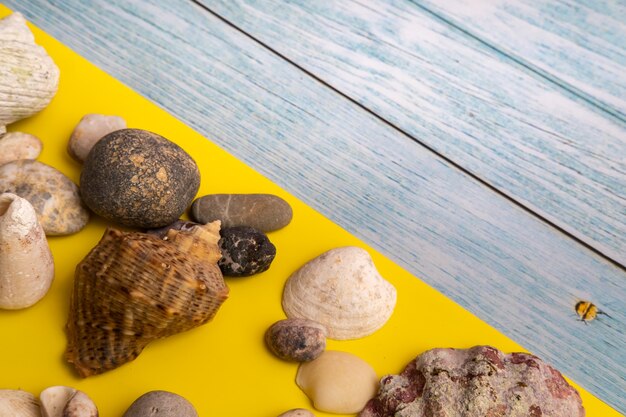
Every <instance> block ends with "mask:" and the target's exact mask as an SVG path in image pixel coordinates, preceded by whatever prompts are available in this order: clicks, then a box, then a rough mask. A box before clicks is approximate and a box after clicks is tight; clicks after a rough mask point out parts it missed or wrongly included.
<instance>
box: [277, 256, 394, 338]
mask: <svg viewBox="0 0 626 417" xmlns="http://www.w3.org/2000/svg"><path fill="white" fill-rule="evenodd" d="M282 305H283V310H284V311H285V313H286V314H287V317H289V318H304V319H309V320H313V321H316V322H318V323H321V324H323V325H324V326H326V328H327V330H328V337H329V338H330V339H337V340H345V339H357V338H359V337H364V336H367V335H369V334H371V333H373V332H375V331H376V330H378V329H379V328H380V327H382V326H383V325H384V324H385V323H386V322H387V320H388V319H389V318H390V317H391V314H392V313H393V310H394V308H395V305H396V289H395V288H394V286H393V285H392V284H391V283H390V282H388V281H386V280H385V279H384V278H383V277H382V276H380V274H379V273H378V271H377V270H376V267H375V266H374V262H373V261H372V258H371V257H370V255H369V253H367V251H366V250H364V249H362V248H358V247H354V246H346V247H341V248H335V249H332V250H329V251H328V252H325V253H323V254H322V255H320V256H318V257H317V258H315V259H312V260H311V261H309V262H307V263H306V264H305V265H303V266H302V267H301V268H300V269H298V270H297V271H296V272H294V273H293V274H292V275H291V276H290V277H289V279H288V280H287V282H286V283H285V288H284V291H283V300H282Z"/></svg>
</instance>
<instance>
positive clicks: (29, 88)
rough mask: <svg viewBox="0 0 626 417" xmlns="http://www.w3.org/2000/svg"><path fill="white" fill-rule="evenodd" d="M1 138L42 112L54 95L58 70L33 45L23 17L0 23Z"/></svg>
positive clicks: (1, 20) (48, 58) (33, 42)
mask: <svg viewBox="0 0 626 417" xmlns="http://www.w3.org/2000/svg"><path fill="white" fill-rule="evenodd" d="M0 62H2V65H0V134H2V133H4V132H5V131H6V125H8V124H11V123H13V122H16V121H18V120H21V119H25V118H26V117H29V116H32V115H34V114H36V113H38V112H39V111H41V110H43V109H44V108H45V107H46V106H47V105H48V104H49V103H50V101H51V100H52V98H53V97H54V95H55V94H56V91H57V88H58V85H59V73H60V72H59V68H58V67H57V66H56V65H55V63H54V61H53V60H52V58H51V57H50V56H49V55H48V53H47V52H46V51H45V50H44V49H43V48H42V47H41V46H39V45H37V44H36V43H35V37H34V36H33V34H32V32H31V31H30V29H29V28H28V26H27V25H26V20H25V19H24V16H22V15H21V14H20V13H13V14H11V15H9V16H7V17H5V18H4V19H0Z"/></svg>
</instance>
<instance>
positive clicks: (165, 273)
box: [66, 221, 228, 377]
mask: <svg viewBox="0 0 626 417" xmlns="http://www.w3.org/2000/svg"><path fill="white" fill-rule="evenodd" d="M219 229H220V222H219V221H216V222H213V223H209V224H206V225H200V226H196V227H193V228H191V229H190V230H188V231H177V230H173V229H172V230H169V231H168V234H167V236H166V237H165V238H164V239H161V238H159V237H157V236H155V235H150V234H146V233H138V232H122V231H119V230H116V229H111V228H109V229H107V230H106V232H105V233H104V236H103V237H102V239H101V240H100V242H99V243H98V245H97V246H96V247H95V248H94V249H92V250H91V252H90V253H89V254H88V255H87V257H86V258H85V259H83V261H82V262H81V263H80V264H79V265H78V266H77V268H76V275H75V279H74V290H73V293H72V297H71V301H70V314H69V319H68V322H67V328H66V329H67V337H68V346H67V351H66V359H67V360H68V362H70V363H72V364H74V366H75V368H76V370H77V371H78V373H79V374H80V375H81V376H82V377H87V376H90V375H95V374H99V373H102V372H105V371H107V370H111V369H114V368H116V367H118V366H120V365H122V364H124V363H126V362H129V361H131V360H133V359H135V358H136V357H137V356H138V355H139V353H141V351H142V350H143V348H144V347H145V346H146V345H147V344H148V343H150V342H151V341H153V340H156V339H160V338H164V337H167V336H170V335H173V334H175V333H180V332H183V331H186V330H190V329H192V328H194V327H197V326H200V325H202V324H204V323H206V322H208V321H209V320H211V319H212V318H213V317H214V316H215V314H216V313H217V310H218V309H219V307H220V306H221V304H222V303H223V302H224V301H225V300H226V298H227V297H228V287H227V286H226V284H225V283H224V279H223V277H222V273H221V272H220V269H219V267H218V266H217V261H218V260H219V259H220V257H221V254H220V251H219V248H218V246H217V242H218V240H219V237H220V236H219Z"/></svg>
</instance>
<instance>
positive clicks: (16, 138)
mask: <svg viewBox="0 0 626 417" xmlns="http://www.w3.org/2000/svg"><path fill="white" fill-rule="evenodd" d="M42 148H43V144H42V143H41V141H40V140H39V138H37V137H36V136H33V135H31V134H28V133H23V132H9V133H5V134H4V135H2V136H0V165H4V164H6V163H7V162H11V161H17V160H20V159H37V157H38V156H39V154H40V153H41V149H42Z"/></svg>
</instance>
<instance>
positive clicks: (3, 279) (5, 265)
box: [0, 193, 54, 310]
mask: <svg viewBox="0 0 626 417" xmlns="http://www.w3.org/2000/svg"><path fill="white" fill-rule="evenodd" d="M53 279H54V262H53V259H52V252H50V247H49V246H48V241H47V240H46V235H45V233H44V231H43V228H42V227H41V225H40V224H39V222H38V221H37V214H36V213H35V209H34V208H33V206H32V205H31V204H30V203H29V202H28V201H27V200H25V199H23V198H21V197H18V196H17V195H15V194H11V193H3V194H0V308H4V309H11V310H15V309H21V308H26V307H30V306H32V305H33V304H35V303H36V302H37V301H39V300H40V299H41V298H42V297H43V296H44V295H46V293H47V292H48V289H49V288H50V285H51V284H52V280H53Z"/></svg>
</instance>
